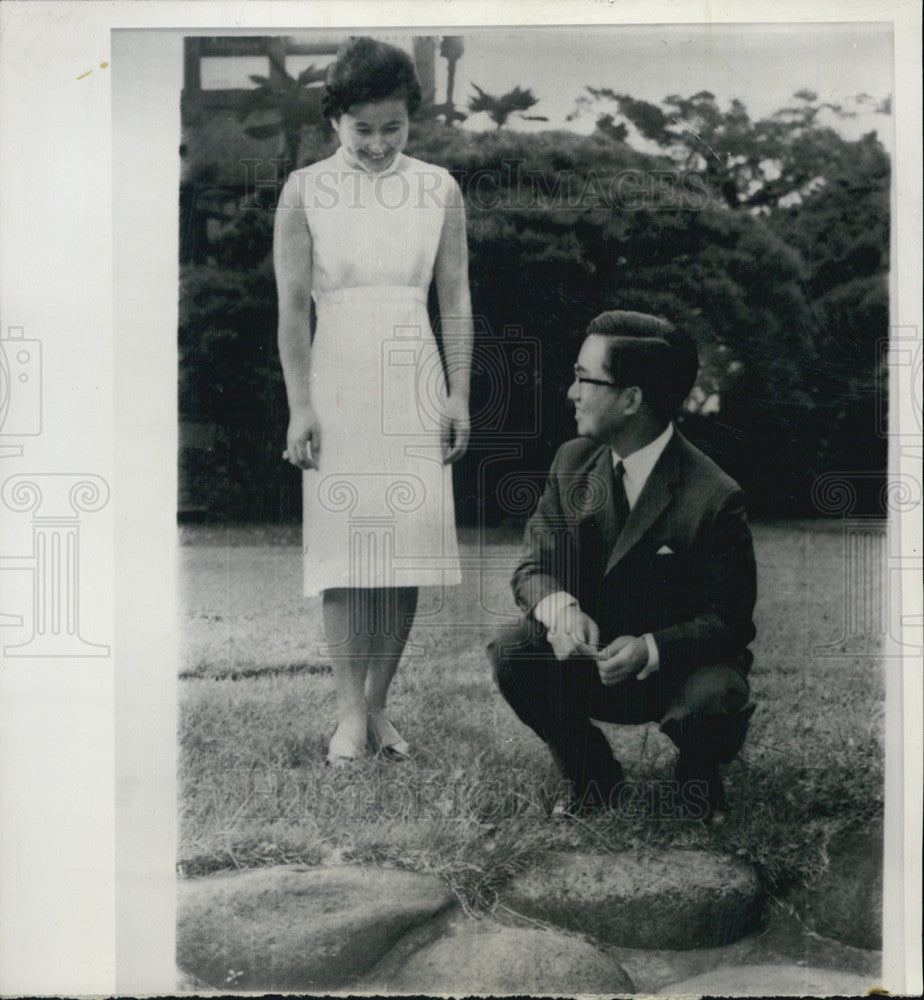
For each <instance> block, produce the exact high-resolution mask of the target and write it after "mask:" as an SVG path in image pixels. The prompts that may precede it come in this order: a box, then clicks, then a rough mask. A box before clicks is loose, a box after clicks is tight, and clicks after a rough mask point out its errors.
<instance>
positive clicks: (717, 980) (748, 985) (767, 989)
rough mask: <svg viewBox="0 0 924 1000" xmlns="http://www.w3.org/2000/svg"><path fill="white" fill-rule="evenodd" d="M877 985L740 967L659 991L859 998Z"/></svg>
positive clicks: (786, 968)
mask: <svg viewBox="0 0 924 1000" xmlns="http://www.w3.org/2000/svg"><path fill="white" fill-rule="evenodd" d="M876 985H878V984H877V983H876V981H875V980H873V979H865V978H863V977H862V976H855V975H853V974H852V973H849V972H833V971H831V970H830V969H812V968H807V967H805V966H801V965H741V966H738V967H731V966H730V967H728V968H724V969H714V970H713V971H712V972H706V973H704V974H703V975H701V976H695V977H694V978H693V979H685V980H684V981H683V982H680V983H671V984H670V985H669V986H666V987H665V988H664V989H663V990H662V991H661V992H662V993H668V994H671V995H689V994H694V995H696V994H699V995H700V996H719V997H731V996H739V997H792V996H797V997H803V996H820V997H862V996H866V993H867V991H868V990H870V989H872V988H873V987H874V986H876Z"/></svg>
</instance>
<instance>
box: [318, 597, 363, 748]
mask: <svg viewBox="0 0 924 1000" xmlns="http://www.w3.org/2000/svg"><path fill="white" fill-rule="evenodd" d="M373 606H374V600H373V592H372V591H370V590H363V589H348V588H344V587H338V588H334V589H330V590H325V591H324V599H323V614H324V633H325V636H326V638H327V646H328V652H329V654H330V657H331V662H332V666H333V671H334V688H335V690H336V692H337V732H336V734H335V740H336V747H334V748H332V751H331V755H332V756H350V754H349V753H348V751H349V749H350V747H352V748H354V749H355V751H356V753H359V752H361V751H362V749H363V748H365V745H366V727H367V709H366V696H365V683H366V674H367V672H368V664H369V656H370V652H371V649H372V645H373V628H372V624H373V619H374V611H373ZM332 742H333V741H332Z"/></svg>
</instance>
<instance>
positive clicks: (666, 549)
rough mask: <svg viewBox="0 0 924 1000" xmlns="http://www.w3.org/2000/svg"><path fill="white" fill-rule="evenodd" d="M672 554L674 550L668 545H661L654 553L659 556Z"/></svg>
mask: <svg viewBox="0 0 924 1000" xmlns="http://www.w3.org/2000/svg"><path fill="white" fill-rule="evenodd" d="M673 554H674V550H673V549H672V548H671V547H670V546H669V545H662V546H661V548H660V549H658V551H657V553H656V555H659V556H672V555H673Z"/></svg>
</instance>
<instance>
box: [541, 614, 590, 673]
mask: <svg viewBox="0 0 924 1000" xmlns="http://www.w3.org/2000/svg"><path fill="white" fill-rule="evenodd" d="M546 638H547V639H548V640H549V645H550V646H551V647H552V652H553V653H554V654H555V659H556V660H570V659H571V658H572V657H574V656H591V657H594V656H596V655H597V647H598V646H599V645H600V629H599V628H597V623H596V622H595V621H594V620H593V618H591V617H590V615H585V614H584V612H583V611H581V609H580V608H579V607H578V606H577V604H569V605H568V606H567V607H564V608H562V609H561V611H559V613H558V615H557V616H556V618H555V621H554V622H553V623H552V625H551V626H550V627H549V631H548V635H547V636H546Z"/></svg>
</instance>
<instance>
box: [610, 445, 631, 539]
mask: <svg viewBox="0 0 924 1000" xmlns="http://www.w3.org/2000/svg"><path fill="white" fill-rule="evenodd" d="M625 477H626V467H625V465H624V464H623V462H622V460H621V459H620V460H619V461H618V462H617V463H616V464H615V465H614V466H613V507H614V508H615V511H616V521H615V525H614V530H615V533H616V537H617V538H619V536H620V535H621V534H622V529H623V528H624V527H625V526H626V521H628V520H629V498H628V497H627V496H626V484H625Z"/></svg>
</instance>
